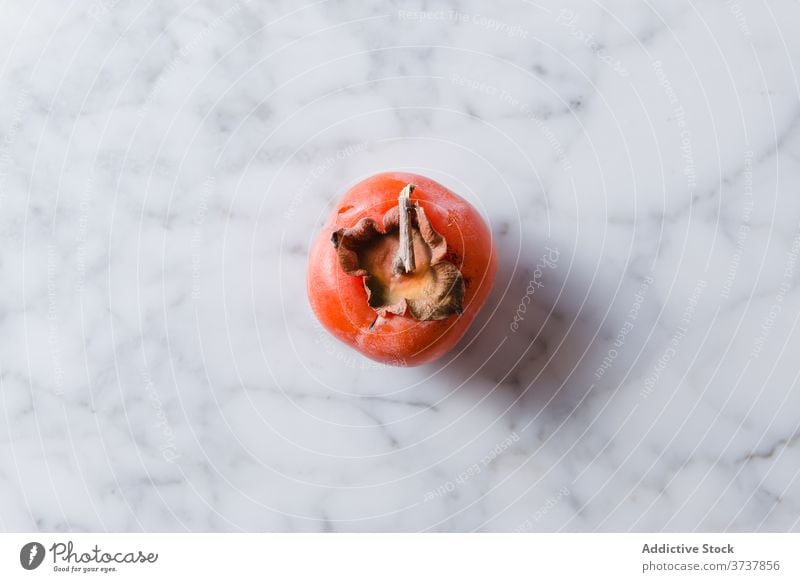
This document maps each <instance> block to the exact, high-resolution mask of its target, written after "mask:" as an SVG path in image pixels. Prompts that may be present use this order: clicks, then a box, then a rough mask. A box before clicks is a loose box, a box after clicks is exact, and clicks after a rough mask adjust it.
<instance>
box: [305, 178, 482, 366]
mask: <svg viewBox="0 0 800 582" xmlns="http://www.w3.org/2000/svg"><path fill="white" fill-rule="evenodd" d="M496 272H497V255H496V252H495V250H494V246H493V241H492V235H491V231H490V230H489V228H488V226H487V225H486V223H485V222H484V220H483V218H481V216H480V214H479V213H478V211H477V210H476V209H475V208H474V207H473V206H472V205H470V204H469V203H468V202H467V201H466V200H464V199H463V198H461V197H460V196H458V195H457V194H455V193H453V192H451V191H450V190H448V189H447V188H445V187H444V186H442V185H441V184H439V183H438V182H435V181H433V180H431V179H429V178H426V177H424V176H419V175H416V174H408V173H401V172H387V173H382V174H377V175H375V176H372V177H370V178H367V179H366V180H363V181H361V182H359V183H358V184H356V185H355V186H353V187H352V188H350V190H348V191H347V193H345V195H344V196H342V198H341V199H340V200H339V201H338V203H337V204H336V206H335V207H334V209H333V212H332V213H331V215H330V218H329V219H328V221H327V223H326V224H325V226H324V227H323V229H322V231H321V232H320V234H319V236H318V237H317V239H316V241H315V243H314V245H313V247H312V249H311V253H310V257H309V261H308V273H307V290H308V297H309V300H310V303H311V307H312V309H313V310H314V313H315V314H316V316H317V318H318V319H319V321H320V323H322V325H323V327H325V328H326V329H327V330H328V331H329V332H330V333H331V334H333V335H334V336H335V337H337V338H338V339H339V340H341V341H342V342H344V343H346V344H348V345H350V346H352V347H353V348H355V349H356V350H358V351H359V352H361V353H362V354H364V355H365V356H368V357H369V358H372V359H374V360H377V361H380V362H384V363H388V364H395V365H403V366H415V365H419V364H424V363H427V362H431V361H433V360H435V359H437V358H439V357H441V356H443V355H444V354H445V353H447V352H448V351H449V350H450V349H451V348H452V347H453V346H454V345H455V344H456V343H457V342H458V340H459V339H461V338H462V337H463V336H464V334H465V333H466V332H467V329H468V328H469V326H470V324H471V323H472V322H473V320H474V319H475V316H476V315H477V314H478V312H479V310H480V309H481V307H482V306H483V304H484V303H485V302H486V299H487V297H488V295H489V291H490V290H491V288H492V284H493V283H494V278H495V274H496Z"/></svg>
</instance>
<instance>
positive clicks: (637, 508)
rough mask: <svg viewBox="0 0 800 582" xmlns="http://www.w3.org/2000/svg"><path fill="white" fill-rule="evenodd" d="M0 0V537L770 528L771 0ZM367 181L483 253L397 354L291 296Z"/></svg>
mask: <svg viewBox="0 0 800 582" xmlns="http://www.w3.org/2000/svg"><path fill="white" fill-rule="evenodd" d="M2 11H3V17H2V18H0V79H1V82H0V99H1V102H2V103H3V107H2V108H0V272H2V281H3V292H2V294H0V332H1V333H2V337H3V341H2V342H1V343H0V382H1V384H0V387H1V392H0V394H1V398H0V411H2V412H0V529H2V530H9V531H33V530H47V531H87V530H88V531H94V530H110V531H142V530H144V531H184V530H191V531H629V530H633V531H652V530H656V531H661V530H664V531H684V530H697V531H718V530H729V531H741V530H759V531H760V530H769V531H789V530H795V531H796V530H798V529H800V526H799V522H798V519H800V478H799V477H798V474H799V472H800V444H799V441H800V420H798V410H800V390H798V377H799V376H800V358H798V351H799V350H800V331H798V329H797V326H798V316H799V315H800V291H799V290H798V286H797V282H798V278H799V277H800V263H798V255H800V197H798V191H799V190H798V186H799V185H800V81H799V80H798V69H797V66H798V65H800V58H799V57H800V35H798V34H797V31H796V24H797V22H799V21H800V5H799V4H798V3H797V2H792V1H788V0H775V1H769V2H766V1H762V2H755V3H749V2H747V3H745V2H739V1H732V2H731V1H728V2H726V1H723V0H707V1H702V2H692V3H689V2H684V1H680V2H660V3H656V4H655V5H651V4H650V3H647V2H644V3H630V2H622V1H621V0H620V1H607V2H604V3H603V5H602V6H601V5H600V4H599V3H596V2H592V1H589V0H578V1H575V2H571V3H569V4H568V5H567V4H563V3H555V2H549V1H548V2H544V3H537V2H528V1H523V0H506V1H504V2H499V3H491V5H489V4H488V3H484V2H477V1H476V0H459V1H455V0H454V1H447V2H425V3H415V2H388V1H385V2H376V3H365V2H355V1H350V2H344V3H340V2H333V1H324V0H323V1H319V2H314V3H310V4H298V3H294V2H288V1H275V0H269V1H265V2H255V1H249V2H244V1H242V2H239V3H235V4H231V3H229V2H222V1H217V0H200V1H198V2H193V3H180V2H173V1H169V2H144V3H143V2H131V1H129V0H95V1H94V2H93V3H66V2H59V1H57V0H45V1H44V2H38V3H26V2H11V3H5V4H4V5H3V8H2ZM382 170H403V171H412V172H417V173H421V174H426V175H428V176H430V177H431V178H434V179H436V180H439V181H441V182H442V183H444V184H446V185H447V186H449V187H450V188H451V189H453V190H455V191H456V192H459V193H461V194H462V195H463V196H465V197H466V198H468V199H469V200H470V201H471V202H473V204H475V205H476V206H477V207H478V208H479V209H480V210H481V212H482V213H483V215H484V216H485V217H486V219H487V221H488V222H489V224H490V226H491V229H492V232H493V234H494V236H495V237H496V241H497V245H498V248H499V251H500V254H501V265H500V270H499V274H498V279H497V283H496V286H495V289H494V291H493V293H492V295H491V297H490V299H489V302H488V304H487V307H486V309H485V311H484V312H483V313H482V314H481V316H480V317H479V320H478V322H477V324H476V325H475V326H474V327H473V329H472V330H471V332H470V333H469V334H468V336H467V338H466V339H465V340H464V341H462V342H461V343H460V344H459V346H458V347H457V348H456V350H455V351H454V352H453V353H452V354H451V355H450V356H448V357H446V358H444V359H443V360H441V361H440V362H438V363H436V364H432V365H428V366H423V367H419V368H410V369H404V368H387V367H385V366H379V365H377V364H373V363H371V362H370V361H368V360H365V359H363V358H362V357H360V356H359V355H357V354H356V353H355V352H353V351H352V350H350V349H349V348H347V347H346V346H344V345H342V344H339V343H338V342H336V341H335V340H333V339H332V338H331V337H330V336H329V335H328V334H327V333H326V332H324V331H323V330H322V329H321V327H320V326H319V325H318V324H317V323H316V321H315V319H314V317H313V315H312V314H311V311H310V309H309V307H308V304H307V301H306V298H305V264H306V254H307V251H308V248H309V244H310V241H311V239H312V237H313V236H314V234H315V232H316V231H317V229H318V228H319V227H320V225H321V223H322V220H323V219H324V217H325V215H326V214H327V213H328V212H329V210H330V208H331V206H332V204H333V202H334V201H335V199H336V198H337V197H338V196H339V195H341V194H342V193H343V192H344V190H346V189H347V187H348V186H349V185H350V184H352V183H354V182H356V181H358V180H359V179H361V178H363V177H366V176H368V175H370V174H373V173H375V172H378V171H382ZM526 295H529V296H530V299H531V305H530V307H527V300H526V302H525V303H523V297H525V296H526ZM521 305H523V307H520V306H521ZM515 319H516V323H515ZM514 323H515V324H514ZM512 324H514V325H512Z"/></svg>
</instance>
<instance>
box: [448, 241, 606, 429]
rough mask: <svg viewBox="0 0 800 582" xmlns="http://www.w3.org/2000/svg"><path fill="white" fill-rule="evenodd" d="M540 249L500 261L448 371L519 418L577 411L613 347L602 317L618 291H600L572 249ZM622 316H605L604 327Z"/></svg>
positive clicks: (506, 252) (505, 252) (475, 394)
mask: <svg viewBox="0 0 800 582" xmlns="http://www.w3.org/2000/svg"><path fill="white" fill-rule="evenodd" d="M534 248H535V249H536V250H535V251H533V252H532V253H530V255H529V256H531V257H533V258H532V259H528V260H527V261H520V262H519V263H517V264H514V263H513V262H512V261H506V262H501V263H500V264H499V265H498V273H497V278H496V281H495V285H494V288H493V290H492V293H491V294H490V297H489V299H488V301H487V303H486V305H485V307H484V309H483V310H482V312H481V313H480V314H479V316H478V318H476V321H475V322H474V323H473V325H472V327H471V328H470V331H469V332H468V333H467V335H466V336H465V338H464V339H462V341H461V342H460V343H459V345H458V346H457V347H456V350H455V351H454V353H455V354H457V355H456V357H455V358H454V359H453V360H452V361H451V362H450V364H449V365H448V367H447V370H446V373H447V374H448V375H449V376H450V380H451V381H452V382H454V383H455V384H454V385H455V386H458V387H459V388H458V390H459V391H463V392H464V393H465V394H466V395H468V396H469V397H471V398H476V399H480V400H481V405H484V404H488V405H491V406H494V407H495V408H497V412H498V413H503V414H505V413H506V412H508V413H509V414H511V416H512V425H513V424H515V423H516V422H524V423H527V422H528V421H529V420H530V419H531V418H533V417H540V416H543V417H544V418H545V419H546V420H549V421H559V422H560V421H561V420H563V419H564V418H566V416H569V415H571V414H572V413H573V412H575V411H576V409H577V408H578V407H579V406H580V405H581V403H582V402H584V401H585V399H586V398H587V397H588V396H589V393H590V392H591V391H592V390H594V389H595V388H596V384H595V382H594V381H593V380H594V379H595V373H596V370H597V365H598V362H599V361H601V360H602V358H603V354H604V352H605V351H607V349H608V343H607V340H608V334H604V333H602V331H601V330H600V327H601V326H600V324H599V321H600V320H601V319H603V314H604V313H605V312H606V310H607V307H608V305H609V303H608V301H609V300H610V297H604V296H603V293H602V292H601V291H599V290H593V285H592V283H591V280H592V277H593V275H592V273H584V272H581V269H580V268H579V267H577V266H576V265H577V264H579V262H578V261H574V262H573V261H572V257H571V256H569V254H568V251H565V250H564V249H560V250H559V249H557V248H555V247H554V246H553V245H552V244H550V245H548V244H547V243H545V242H541V243H540V244H538V245H536V246H534ZM499 250H500V256H501V257H514V256H515V255H516V250H515V249H503V248H500V249H499ZM616 323H618V322H615V321H614V320H613V318H605V321H604V323H603V326H602V327H603V328H613V327H614V326H615V325H616ZM609 376H610V375H607V376H606V377H605V378H604V380H609V379H610V377H609Z"/></svg>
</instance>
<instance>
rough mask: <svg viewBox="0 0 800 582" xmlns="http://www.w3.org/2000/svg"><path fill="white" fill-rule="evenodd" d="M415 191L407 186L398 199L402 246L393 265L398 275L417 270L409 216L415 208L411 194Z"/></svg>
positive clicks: (411, 186) (411, 185) (409, 185)
mask: <svg viewBox="0 0 800 582" xmlns="http://www.w3.org/2000/svg"><path fill="white" fill-rule="evenodd" d="M413 191H414V185H413V184H406V186H405V188H403V189H402V190H401V191H400V196H399V197H398V199H397V204H398V208H399V210H400V246H399V247H398V249H397V255H396V256H395V258H394V264H393V271H394V272H395V274H397V275H403V274H409V273H413V272H414V269H416V264H415V263H414V237H413V235H412V231H411V219H410V218H409V216H408V214H409V212H411V211H413V210H414V208H415V207H414V205H413V204H412V203H411V193H412V192H413Z"/></svg>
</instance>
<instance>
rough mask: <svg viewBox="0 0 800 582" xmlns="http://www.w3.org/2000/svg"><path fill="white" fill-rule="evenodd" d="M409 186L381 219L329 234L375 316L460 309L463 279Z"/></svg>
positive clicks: (426, 315)
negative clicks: (360, 284)
mask: <svg viewBox="0 0 800 582" xmlns="http://www.w3.org/2000/svg"><path fill="white" fill-rule="evenodd" d="M413 191H414V186H413V185H411V184H408V185H407V186H406V187H405V188H403V190H402V191H401V192H400V196H399V198H398V204H397V206H396V207H393V208H392V209H390V210H389V211H388V212H386V214H384V215H383V223H382V224H380V223H378V222H377V221H375V220H373V219H371V218H363V219H361V220H360V221H359V222H358V223H357V224H356V225H355V226H354V227H353V228H342V229H339V230H337V231H335V232H334V233H333V235H332V237H331V241H332V242H333V245H334V246H335V247H336V251H337V254H338V257H339V265H340V266H341V267H342V270H343V271H344V272H345V273H347V274H348V275H352V276H354V277H363V280H364V288H365V289H366V292H367V301H368V302H369V306H370V307H372V308H373V309H374V310H375V312H376V313H377V314H378V316H380V317H385V316H387V315H388V314H390V313H391V314H394V315H410V316H411V317H413V318H414V319H417V320H420V321H428V320H436V319H445V318H447V317H449V316H451V315H453V314H459V315H460V314H461V312H462V305H463V301H464V278H463V277H462V276H461V271H459V270H458V267H456V265H454V264H453V263H451V262H449V261H447V260H445V256H446V254H447V241H446V240H445V239H444V237H443V236H442V235H440V234H439V233H438V232H436V231H435V230H434V229H433V227H432V226H431V224H430V223H429V222H428V218H427V217H426V216H425V209H424V208H422V207H421V206H420V205H419V204H415V203H413V202H412V201H411V193H412V192H413Z"/></svg>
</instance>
